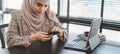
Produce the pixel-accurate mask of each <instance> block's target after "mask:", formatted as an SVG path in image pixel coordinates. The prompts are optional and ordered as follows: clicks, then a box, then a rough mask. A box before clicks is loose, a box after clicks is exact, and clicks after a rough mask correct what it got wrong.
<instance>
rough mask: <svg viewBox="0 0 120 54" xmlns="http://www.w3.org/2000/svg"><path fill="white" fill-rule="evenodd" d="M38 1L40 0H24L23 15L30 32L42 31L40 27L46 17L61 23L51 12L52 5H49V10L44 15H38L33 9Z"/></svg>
mask: <svg viewBox="0 0 120 54" xmlns="http://www.w3.org/2000/svg"><path fill="white" fill-rule="evenodd" d="M37 1H39V0H24V1H23V5H22V11H21V15H22V16H23V19H24V20H25V23H26V25H27V27H28V29H29V30H30V32H34V33H35V32H38V31H40V28H41V27H42V24H43V23H44V20H46V18H48V19H49V20H53V21H54V22H56V23H57V24H60V23H59V21H58V20H57V19H56V18H55V16H53V15H52V14H51V11H50V6H48V9H47V11H46V12H45V13H44V14H43V15H40V16H36V15H35V14H34V13H33V11H32V7H33V5H34V4H35V3H36V2H37ZM46 16H47V17H46Z"/></svg>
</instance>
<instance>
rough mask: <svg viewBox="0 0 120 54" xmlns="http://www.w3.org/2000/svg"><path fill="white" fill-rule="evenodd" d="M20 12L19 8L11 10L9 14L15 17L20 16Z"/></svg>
mask: <svg viewBox="0 0 120 54" xmlns="http://www.w3.org/2000/svg"><path fill="white" fill-rule="evenodd" d="M20 12H21V10H13V11H12V12H11V13H10V14H11V16H13V17H14V16H15V17H18V16H20V15H21V14H20Z"/></svg>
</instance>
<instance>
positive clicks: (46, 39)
mask: <svg viewBox="0 0 120 54" xmlns="http://www.w3.org/2000/svg"><path fill="white" fill-rule="evenodd" d="M50 39H51V38H43V39H42V41H48V40H50Z"/></svg>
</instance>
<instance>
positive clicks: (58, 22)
mask: <svg viewBox="0 0 120 54" xmlns="http://www.w3.org/2000/svg"><path fill="white" fill-rule="evenodd" d="M51 15H53V16H52V17H53V18H54V21H55V24H54V26H58V27H60V28H61V29H62V30H61V32H62V33H63V36H62V37H60V36H58V37H59V39H60V40H63V41H65V40H66V39H67V30H66V28H64V27H63V26H62V24H61V23H60V21H59V20H58V18H57V17H56V15H55V14H54V13H53V12H52V13H51Z"/></svg>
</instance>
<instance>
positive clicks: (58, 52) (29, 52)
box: [0, 34, 120, 54]
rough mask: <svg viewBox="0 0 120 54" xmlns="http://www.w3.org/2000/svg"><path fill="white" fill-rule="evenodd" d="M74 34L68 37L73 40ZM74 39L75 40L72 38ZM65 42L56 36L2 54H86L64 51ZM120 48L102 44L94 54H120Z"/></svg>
mask: <svg viewBox="0 0 120 54" xmlns="http://www.w3.org/2000/svg"><path fill="white" fill-rule="evenodd" d="M73 35H74V34H71V35H70V36H69V37H68V40H69V38H72V37H74V36H75V35H74V36H73ZM72 39H73V38H72ZM64 43H65V42H62V41H60V40H59V39H58V38H57V37H56V36H54V37H53V39H52V40H51V41H48V42H46V43H42V42H34V43H33V44H32V45H31V46H30V47H29V48H24V47H12V48H6V49H1V48H0V54H86V53H85V52H81V51H75V50H70V49H64V48H63V45H64ZM119 51H120V48H118V47H114V46H110V45H106V44H101V45H100V46H98V47H97V48H96V49H95V50H94V51H93V53H92V54H119Z"/></svg>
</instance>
